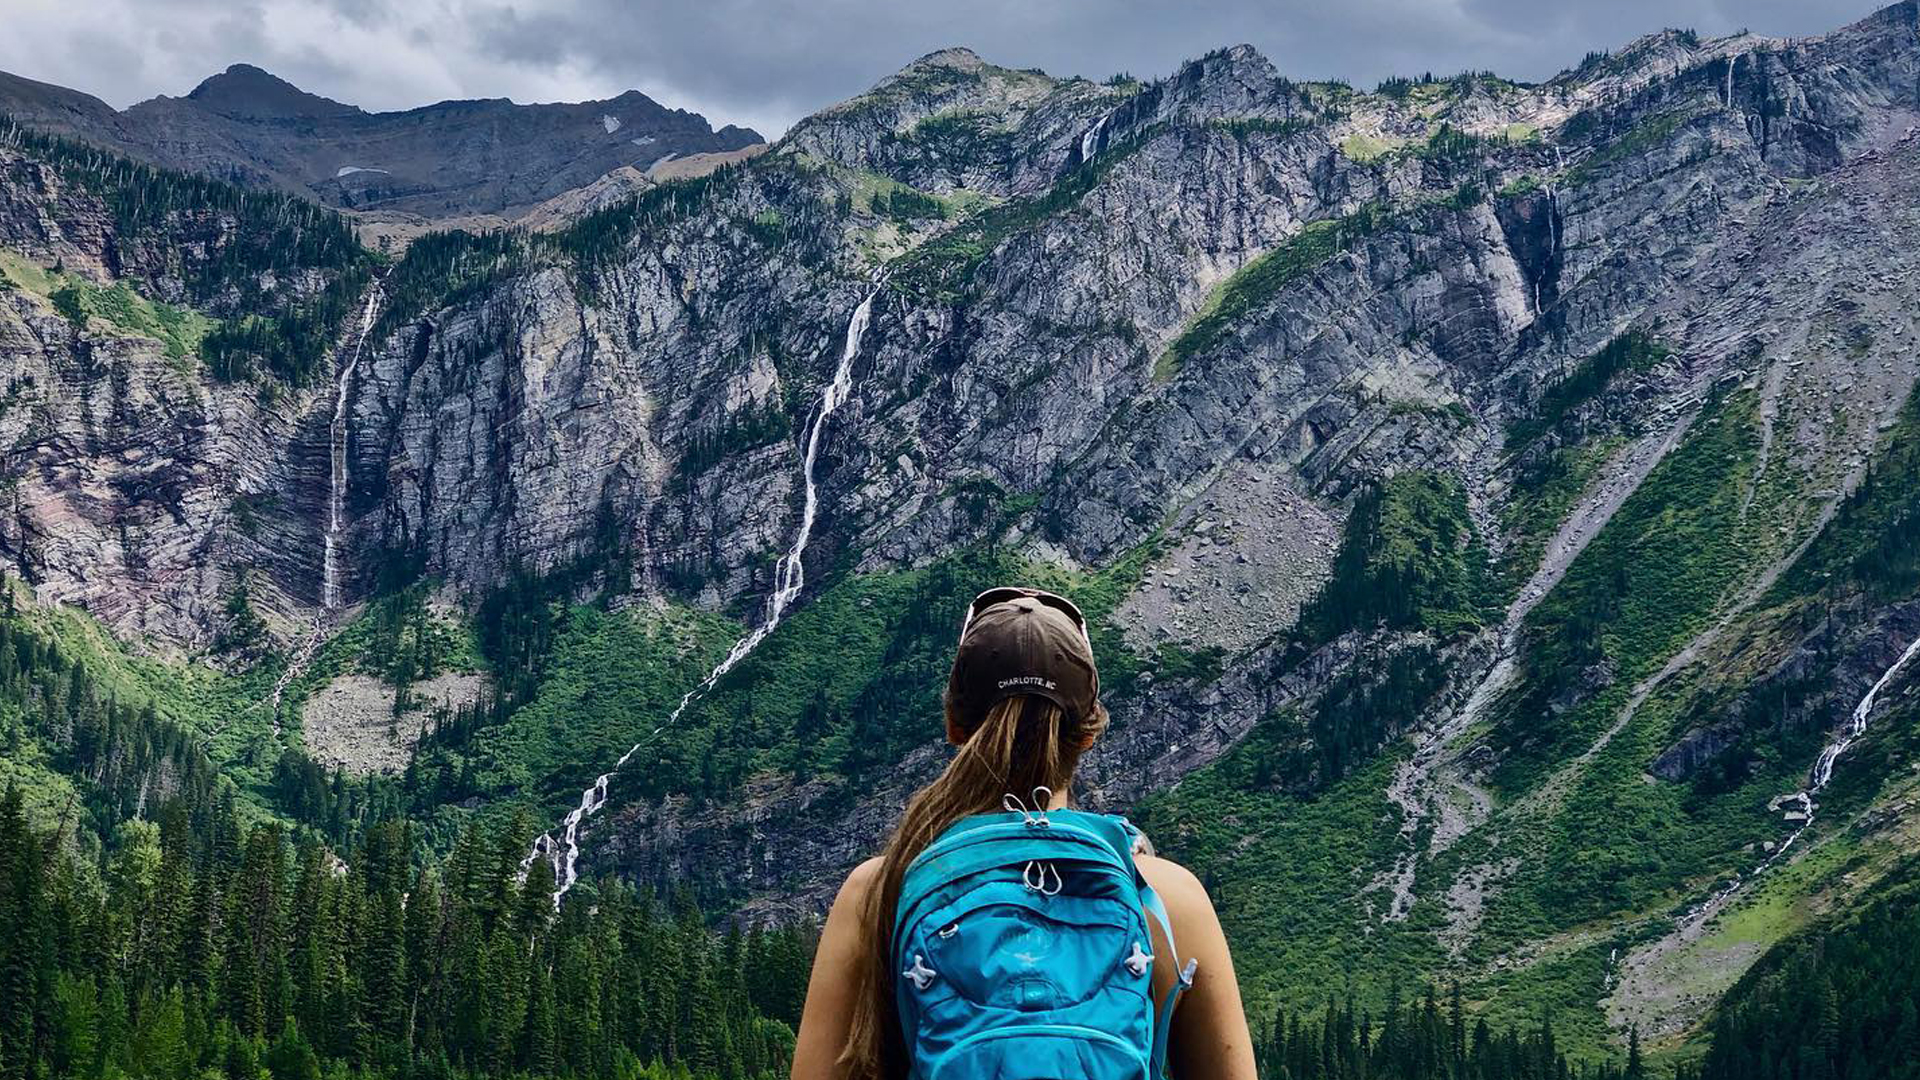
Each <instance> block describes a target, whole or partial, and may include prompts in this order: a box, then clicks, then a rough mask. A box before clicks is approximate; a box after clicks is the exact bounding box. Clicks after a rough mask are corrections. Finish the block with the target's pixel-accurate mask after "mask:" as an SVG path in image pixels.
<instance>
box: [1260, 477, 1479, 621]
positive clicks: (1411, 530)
mask: <svg viewBox="0 0 1920 1080" xmlns="http://www.w3.org/2000/svg"><path fill="white" fill-rule="evenodd" d="M1486 565H1487V560H1486V550H1485V548H1484V547H1483V546H1482V544H1481V541H1480V538H1479V536H1478V535H1476V533H1475V532H1474V528H1473V518H1472V517H1471V516H1470V515H1469V514H1468V513H1467V498H1466V491H1465V489H1464V488H1462V487H1461V486H1460V481H1459V480H1458V479H1456V478H1454V477H1452V476H1450V475H1447V474H1443V473H1434V472H1406V473H1400V474H1397V475H1395V476H1391V477H1388V478H1387V479H1385V480H1384V481H1382V482H1380V483H1378V484H1376V485H1374V486H1372V487H1369V488H1367V489H1366V490H1365V491H1363V492H1362V493H1361V494H1360V497H1359V498H1358V499H1356V500H1355V501H1354V504H1353V510H1352V511H1351V512H1350V513H1349V514H1348V515H1347V524H1346V526H1345V531H1344V532H1343V533H1342V534H1341V538H1340V550H1339V551H1338V552H1337V553H1336V554H1335V555H1334V559H1333V574H1332V576H1331V577H1330V578H1329V579H1328V580H1327V583H1326V584H1325V585H1324V586H1322V587H1321V590H1320V592H1319V593H1318V594H1317V595H1315V596H1314V598H1313V599H1312V600H1311V601H1309V602H1308V603H1307V605H1306V607H1304V608H1302V609H1301V611H1300V623H1299V629H1298V630H1296V631H1295V635H1296V636H1297V637H1299V638H1300V639H1302V640H1303V641H1305V642H1307V643H1310V644H1318V643H1320V642H1325V641H1331V640H1333V639H1334V638H1336V637H1339V636H1340V635H1341V634H1344V633H1346V632H1347V631H1349V630H1356V629H1371V628H1372V627H1374V626H1383V627H1385V628H1386V629H1389V630H1408V629H1426V630H1432V631H1434V632H1436V633H1438V634H1442V635H1447V634H1453V633H1459V632H1462V631H1466V630H1472V629H1474V628H1476V627H1478V626H1479V625H1480V624H1481V623H1482V622H1484V621H1485V620H1486V615H1487V606H1488V600H1489V598H1490V586H1489V583H1488V581H1487V573H1486Z"/></svg>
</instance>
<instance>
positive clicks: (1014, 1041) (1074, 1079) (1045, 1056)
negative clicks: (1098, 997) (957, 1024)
mask: <svg viewBox="0 0 1920 1080" xmlns="http://www.w3.org/2000/svg"><path fill="white" fill-rule="evenodd" d="M928 1080H1148V1078H1147V1059H1146V1058H1145V1057H1143V1056H1141V1054H1140V1052H1139V1051H1138V1050H1136V1049H1135V1048H1133V1047H1132V1046H1129V1045H1127V1043H1126V1042H1125V1041H1124V1040H1122V1039H1120V1038H1117V1037H1115V1036H1113V1035H1110V1034H1108V1033H1106V1032H1104V1031H1100V1030H1097V1029H1095V1028H1089V1027H1074V1026H1071V1025H1067V1024H1032V1025H1026V1026H1008V1027H1001V1028H995V1029H993V1030H992V1031H985V1032H981V1033H980V1034H978V1035H975V1036H973V1037H972V1038H969V1039H966V1040H963V1041H961V1042H960V1043H958V1044H956V1045H955V1046H954V1048H953V1049H952V1050H949V1051H948V1052H947V1054H946V1056H944V1057H942V1058H941V1059H940V1060H939V1062H938V1063H937V1064H935V1065H934V1067H933V1071H932V1072H931V1073H929V1074H928Z"/></svg>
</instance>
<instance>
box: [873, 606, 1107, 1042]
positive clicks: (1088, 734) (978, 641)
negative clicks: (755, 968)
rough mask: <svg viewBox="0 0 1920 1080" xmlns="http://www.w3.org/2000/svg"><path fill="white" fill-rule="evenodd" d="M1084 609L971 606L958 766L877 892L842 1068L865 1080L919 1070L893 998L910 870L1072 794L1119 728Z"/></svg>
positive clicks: (924, 793)
mask: <svg viewBox="0 0 1920 1080" xmlns="http://www.w3.org/2000/svg"><path fill="white" fill-rule="evenodd" d="M1099 693H1100V677H1099V674H1098V672H1097V671H1096V670H1095V668H1094V661H1093V648H1092V643H1091V639H1090V638H1089V636H1088V634H1087V631H1086V622H1085V620H1084V619H1083V618H1082V617H1081V615H1080V612H1079V609H1077V608H1075V607H1074V606H1073V605H1072V604H1071V603H1070V602H1068V601H1067V600H1065V599H1064V598H1062V597H1058V596H1054V595H1053V594H1051V593H1045V592H1041V591H1040V590H1037V589H1024V588H1013V589H994V590H989V591H988V592H985V593H982V594H981V595H980V597H979V598H978V599H976V600H975V601H974V603H973V605H972V606H971V607H970V608H969V609H968V613H967V620H966V622H965V624H964V625H963V626H962V629H961V636H960V645H959V649H958V650H957V653H956V655H955V657H954V663H953V670H952V672H951V674H950V675H949V676H948V679H947V691H946V699H945V705H946V720H947V736H948V738H949V740H951V741H952V742H954V743H956V744H957V745H958V746H959V751H958V752H957V753H956V754H955V755H954V757H953V760H952V761H950V762H949V763H948V764H947V767H946V770H945V771H943V772H942V773H941V774H940V776H939V777H937V778H936V779H935V780H934V781H933V782H932V783H930V784H928V785H927V786H926V787H924V788H922V789H921V790H920V791H919V792H918V793H916V794H915V795H914V796H913V798H912V799H911V800H909V802H908V803H907V808H906V812H905V813H904V814H902V815H901V819H900V824H899V826H897V827H896V828H895V830H894V833H893V836H892V837H891V838H890V839H889V840H888V842H887V846H886V849H885V851H884V852H883V854H882V857H881V869H880V873H879V877H878V880H877V882H876V884H875V886H874V887H873V889H872V891H871V892H870V893H869V896H868V903H869V905H870V910H869V911H868V912H867V919H866V923H867V926H868V928H869V941H868V945H869V947H868V948H867V949H866V950H865V953H866V955H865V959H864V962H863V963H862V970H861V971H860V972H859V973H858V979H859V983H860V988H861V989H860V992H859V994H858V995H857V996H856V998H855V1006H854V1015H853V1024H852V1028H851V1031H850V1033H849V1038H848V1042H847V1049H846V1052H845V1054H844V1056H843V1057H842V1064H843V1065H844V1066H845V1067H846V1069H847V1075H848V1076H849V1077H850V1078H853V1080H895V1078H897V1077H904V1076H905V1075H906V1072H907V1067H906V1061H905V1048H904V1046H903V1044H902V1040H901V1033H900V1024H899V1020H898V1017H897V1015H896V1011H895V1007H894V997H893V972H892V970H891V969H892V964H891V953H892V947H893V942H892V931H893V909H894V905H895V904H896V903H897V902H898V900H899V897H900V882H901V879H902V878H903V877H904V876H905V873H906V868H907V865H908V864H909V863H911V862H912V861H913V858H914V856H916V855H918V854H919V853H920V852H921V851H922V850H924V849H925V848H926V846H927V845H928V844H929V843H931V842H932V841H933V840H934V839H935V838H936V837H938V836H939V835H940V834H941V833H942V832H944V831H946V829H947V828H948V827H950V826H951V825H953V823H954V822H956V821H959V820H960V819H961V818H964V817H967V816H969V815H972V814H980V813H988V812H991V811H995V810H999V809H1000V808H1001V801H1002V799H1003V798H1004V797H1005V796H1006V795H1008V794H1013V793H1017V794H1018V795H1019V796H1020V797H1022V798H1026V797H1028V796H1029V795H1030V794H1031V793H1032V792H1033V791H1034V790H1035V789H1036V788H1048V789H1050V790H1052V791H1056V792H1065V791H1067V790H1068V788H1069V787H1070V785H1071V784H1072V781H1073V772H1074V769H1075V767H1076V766H1078V765H1079V762H1080V755H1081V754H1082V753H1084V752H1085V751H1086V749H1087V748H1088V747H1089V746H1091V745H1092V744H1093V741H1094V739H1095V738H1097V737H1098V736H1099V734H1100V732H1101V731H1103V730H1105V728H1106V725H1107V711H1106V709H1105V708H1104V707H1103V706H1102V705H1101V704H1100V699H1099Z"/></svg>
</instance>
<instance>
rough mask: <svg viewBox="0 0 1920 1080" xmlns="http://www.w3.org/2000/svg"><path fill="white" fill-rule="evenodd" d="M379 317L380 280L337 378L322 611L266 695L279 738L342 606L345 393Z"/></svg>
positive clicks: (370, 292)
mask: <svg viewBox="0 0 1920 1080" xmlns="http://www.w3.org/2000/svg"><path fill="white" fill-rule="evenodd" d="M379 313H380V282H378V281H375V282H374V283H373V285H372V287H371V288H369V289H368V290H367V306H366V307H365V308H363V309H361V312H360V328H359V332H358V333H356V334H355V335H354V339H353V345H352V347H351V348H350V349H348V350H347V356H346V359H345V360H342V361H341V362H340V373H339V375H338V376H336V377H335V380H334V388H333V416H332V418H331V419H330V420H329V421H328V423H327V459H328V465H327V469H328V479H327V527H326V531H325V533H324V535H323V539H322V540H321V545H320V608H321V611H320V612H318V613H316V614H315V615H314V617H313V626H312V628H311V629H310V630H309V631H308V633H307V638H306V640H305V641H303V642H301V643H300V648H299V649H298V650H296V651H295V652H294V654H293V658H292V660H290V661H289V662H288V663H287V666H286V669H285V670H284V671H282V672H281V673H280V677H279V678H278V679H275V680H274V683H273V690H272V691H271V692H270V693H268V695H267V700H266V702H265V704H266V707H267V709H268V711H270V712H272V713H273V735H274V738H276V739H277V738H279V737H280V700H281V698H283V697H284V696H285V695H286V692H287V687H289V686H291V685H293V681H294V680H295V679H297V678H299V677H300V676H301V675H303V674H305V673H306V670H307V665H308V664H309V663H311V662H312V660H313V654H314V653H315V652H316V651H317V650H318V649H319V648H320V642H321V641H322V640H324V639H325V638H326V636H327V622H326V619H325V617H324V616H325V614H326V613H329V612H333V611H336V610H337V609H338V608H339V607H340V565H339V564H340V551H339V549H340V530H341V529H342V528H344V527H345V525H346V514H347V395H348V393H349V392H350V391H351V388H352V383H353V371H354V369H355V368H356V367H358V366H359V365H360V354H361V353H364V352H366V349H367V335H368V334H370V333H372V332H373V320H374V319H375V318H376V317H377V316H378V315H379Z"/></svg>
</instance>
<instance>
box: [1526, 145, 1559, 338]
mask: <svg viewBox="0 0 1920 1080" xmlns="http://www.w3.org/2000/svg"><path fill="white" fill-rule="evenodd" d="M1565 168H1566V159H1565V158H1564V157H1563V156H1562V155H1561V153H1560V144H1559V143H1554V144H1553V173H1552V174H1551V175H1549V176H1548V177H1547V182H1546V185H1545V186H1546V189H1547V265H1546V266H1543V267H1541V268H1540V276H1539V277H1537V278H1535V279H1534V281H1533V313H1534V315H1535V316H1536V317H1537V316H1538V315H1539V314H1540V282H1541V281H1542V280H1544V279H1545V278H1546V276H1547V274H1548V273H1549V272H1551V271H1552V269H1553V264H1554V262H1555V261H1556V260H1557V259H1558V258H1559V256H1560V194H1559V192H1557V191H1555V190H1554V187H1553V182H1554V180H1556V179H1558V178H1559V176H1560V174H1561V172H1562V171H1564V170H1565Z"/></svg>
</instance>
